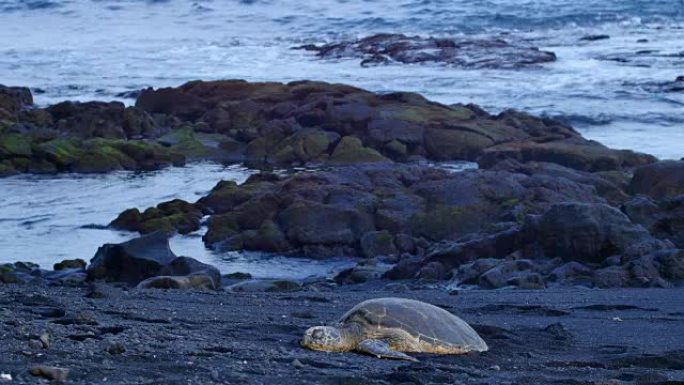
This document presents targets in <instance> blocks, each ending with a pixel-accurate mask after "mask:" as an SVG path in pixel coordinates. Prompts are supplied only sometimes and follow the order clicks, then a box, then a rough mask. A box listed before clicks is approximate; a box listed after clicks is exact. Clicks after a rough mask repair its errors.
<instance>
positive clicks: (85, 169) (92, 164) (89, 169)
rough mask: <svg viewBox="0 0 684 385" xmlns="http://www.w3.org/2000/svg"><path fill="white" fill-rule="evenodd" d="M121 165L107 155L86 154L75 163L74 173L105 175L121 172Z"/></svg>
mask: <svg viewBox="0 0 684 385" xmlns="http://www.w3.org/2000/svg"><path fill="white" fill-rule="evenodd" d="M121 169H123V167H122V166H121V163H119V161H118V160H117V159H116V158H114V157H113V156H110V155H108V154H106V153H102V152H86V153H84V154H82V155H81V157H80V158H79V159H78V160H77V161H76V163H74V165H73V167H72V171H75V172H80V173H86V174H89V173H103V172H109V171H114V170H121Z"/></svg>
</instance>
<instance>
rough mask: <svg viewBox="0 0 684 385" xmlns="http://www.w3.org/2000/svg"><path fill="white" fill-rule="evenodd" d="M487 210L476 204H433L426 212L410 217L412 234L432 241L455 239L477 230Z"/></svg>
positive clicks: (480, 226)
mask: <svg viewBox="0 0 684 385" xmlns="http://www.w3.org/2000/svg"><path fill="white" fill-rule="evenodd" d="M487 211H488V210H485V209H484V208H479V207H476V206H456V205H442V204H438V205H434V206H433V207H432V208H430V209H428V210H427V211H426V212H424V213H421V214H417V215H414V216H413V217H411V218H410V220H409V221H410V224H411V229H412V231H413V234H415V235H419V236H423V237H426V238H427V239H430V240H433V241H439V240H442V239H456V238H458V237H459V236H462V235H465V234H468V233H472V232H475V231H478V230H480V229H481V228H482V226H483V220H484V219H485V218H486V215H487Z"/></svg>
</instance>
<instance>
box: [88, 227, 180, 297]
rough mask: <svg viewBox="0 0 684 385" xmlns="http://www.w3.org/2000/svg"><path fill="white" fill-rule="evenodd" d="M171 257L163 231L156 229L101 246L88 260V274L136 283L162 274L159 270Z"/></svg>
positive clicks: (92, 276)
mask: <svg viewBox="0 0 684 385" xmlns="http://www.w3.org/2000/svg"><path fill="white" fill-rule="evenodd" d="M175 258H176V255H175V254H174V253H173V252H172V251H171V248H170V247H169V240H168V236H167V234H165V233H163V232H156V233H152V234H149V235H145V236H142V237H139V238H135V239H132V240H130V241H127V242H124V243H120V244H105V245H103V246H101V247H100V248H99V249H98V250H97V253H96V254H95V256H94V257H93V259H92V260H91V261H90V265H89V266H88V270H87V271H88V277H89V278H90V279H91V280H95V279H106V280H108V281H117V282H127V283H130V284H138V283H139V282H140V281H142V280H144V279H147V278H149V277H153V276H157V275H162V269H163V268H164V267H165V266H166V265H168V264H169V263H171V261H173V260H174V259H175Z"/></svg>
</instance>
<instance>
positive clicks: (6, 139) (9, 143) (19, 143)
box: [0, 134, 33, 158]
mask: <svg viewBox="0 0 684 385" xmlns="http://www.w3.org/2000/svg"><path fill="white" fill-rule="evenodd" d="M31 142H32V140H31V137H30V136H29V135H26V134H3V135H0V157H3V158H4V157H15V156H25V157H30V156H31V155H33V151H31Z"/></svg>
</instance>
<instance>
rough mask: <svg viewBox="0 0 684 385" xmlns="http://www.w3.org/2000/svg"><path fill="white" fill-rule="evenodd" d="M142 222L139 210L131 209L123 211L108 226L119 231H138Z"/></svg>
mask: <svg viewBox="0 0 684 385" xmlns="http://www.w3.org/2000/svg"><path fill="white" fill-rule="evenodd" d="M142 220H143V218H142V214H141V213H140V210H138V209H136V208H132V209H127V210H124V211H123V212H122V213H121V214H119V216H118V217H116V219H114V220H113V221H112V222H111V223H110V224H109V226H110V227H113V228H115V229H120V230H128V231H139V229H140V223H141V222H142Z"/></svg>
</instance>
